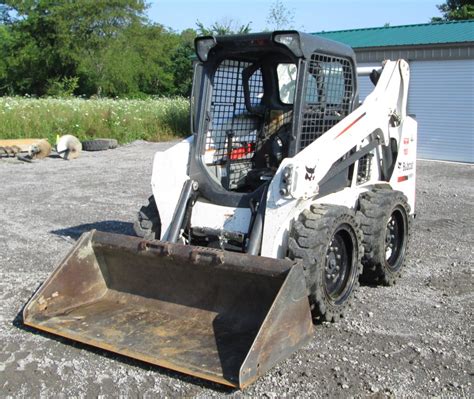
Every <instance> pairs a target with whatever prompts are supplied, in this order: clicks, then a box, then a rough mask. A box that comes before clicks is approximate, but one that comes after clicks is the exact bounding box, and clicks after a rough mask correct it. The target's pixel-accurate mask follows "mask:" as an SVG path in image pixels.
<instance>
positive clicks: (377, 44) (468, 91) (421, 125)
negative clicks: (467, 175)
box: [316, 20, 474, 163]
mask: <svg viewBox="0 0 474 399" xmlns="http://www.w3.org/2000/svg"><path fill="white" fill-rule="evenodd" d="M316 34H317V35H320V36H323V37H325V38H328V39H333V40H337V41H340V42H343V43H346V44H348V45H350V46H351V47H353V48H354V50H355V52H356V54H357V61H358V63H359V65H360V66H364V65H365V66H369V65H374V64H377V63H380V62H381V61H383V60H385V59H392V60H393V59H398V58H404V59H406V60H407V61H408V62H409V63H410V70H411V80H410V89H409V96H408V110H409V113H410V114H414V115H415V116H416V119H417V121H418V157H419V158H425V159H441V160H448V161H460V162H470V163H474V20H469V21H456V22H440V23H432V24H420V25H404V26H389V27H382V28H367V29H354V30H344V31H334V32H319V33H316ZM371 86H372V83H371V82H370V80H369V78H363V79H362V80H361V82H360V86H359V95H360V99H361V100H363V99H364V98H365V96H367V94H368V93H369V92H370V91H371V90H372V89H371Z"/></svg>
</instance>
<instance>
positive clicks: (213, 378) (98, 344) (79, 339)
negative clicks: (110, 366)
mask: <svg viewBox="0 0 474 399" xmlns="http://www.w3.org/2000/svg"><path fill="white" fill-rule="evenodd" d="M24 324H25V325H27V326H29V327H33V328H36V329H38V330H41V331H45V332H47V333H49V334H52V335H55V336H59V337H64V338H67V339H70V340H72V341H74V342H80V343H81V344H84V345H88V346H90V347H91V348H100V349H104V350H106V351H109V352H110V353H116V354H119V355H121V356H125V357H128V358H132V359H137V360H139V361H142V362H145V363H148V364H152V365H154V366H159V367H163V368H164V369H169V370H173V371H176V372H179V373H182V374H185V375H191V376H193V377H196V378H201V379H203V380H208V381H212V382H216V383H218V384H222V385H226V386H228V387H232V388H239V389H241V388H243V386H241V385H240V384H239V383H238V382H232V381H230V380H228V379H225V378H224V377H219V376H216V375H214V374H211V373H203V372H200V371H197V370H191V369H189V368H186V367H183V366H180V365H177V364H175V363H172V362H168V361H165V360H160V361H156V360H155V359H154V358H153V357H151V356H147V355H146V354H143V353H139V352H134V351H131V350H127V349H125V348H117V347H114V346H113V345H107V344H106V343H105V342H100V341H96V340H94V339H88V338H86V337H83V336H81V335H77V334H73V333H70V332H62V331H61V332H60V331H58V330H55V329H53V328H50V327H48V326H45V325H43V324H41V323H40V322H34V321H24ZM246 385H247V384H246Z"/></svg>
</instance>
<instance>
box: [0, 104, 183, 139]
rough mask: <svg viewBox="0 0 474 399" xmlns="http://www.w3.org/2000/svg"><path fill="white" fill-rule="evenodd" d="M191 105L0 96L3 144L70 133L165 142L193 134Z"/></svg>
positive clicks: (0, 134) (0, 132)
mask: <svg viewBox="0 0 474 399" xmlns="http://www.w3.org/2000/svg"><path fill="white" fill-rule="evenodd" d="M188 115H189V102H188V100H187V99H185V98H182V97H176V98H159V99H147V100H126V99H119V100H114V99H92V100H85V99H80V98H71V99H56V98H45V99H33V98H26V97H0V139H16V138H47V139H48V140H49V142H50V143H51V144H54V143H55V142H56V136H57V135H64V134H72V135H74V136H76V137H78V138H79V139H80V140H85V139H93V138H102V137H104V138H115V139H117V140H118V141H119V142H120V143H128V142H131V141H134V140H148V141H167V140H171V139H174V138H177V137H186V136H187V135H189V117H188Z"/></svg>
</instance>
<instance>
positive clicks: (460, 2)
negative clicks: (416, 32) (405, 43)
mask: <svg viewBox="0 0 474 399" xmlns="http://www.w3.org/2000/svg"><path fill="white" fill-rule="evenodd" d="M436 7H438V9H439V11H441V14H443V17H442V18H440V17H433V18H431V22H441V21H461V20H468V19H474V3H473V1H472V0H446V2H445V3H443V4H439V5H437V6H436Z"/></svg>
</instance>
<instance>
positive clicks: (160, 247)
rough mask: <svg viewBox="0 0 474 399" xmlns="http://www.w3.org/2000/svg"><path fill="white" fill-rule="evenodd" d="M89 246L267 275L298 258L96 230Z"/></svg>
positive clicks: (285, 271)
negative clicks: (257, 254)
mask: <svg viewBox="0 0 474 399" xmlns="http://www.w3.org/2000/svg"><path fill="white" fill-rule="evenodd" d="M92 246H93V248H94V249H99V250H100V249H107V248H120V250H123V251H126V252H129V253H134V254H137V253H140V254H141V255H148V256H154V255H161V256H165V257H166V256H170V257H173V258H181V259H183V261H185V262H188V263H189V262H192V263H195V264H196V266H202V267H209V266H212V267H215V268H217V269H225V270H229V269H233V270H236V271H239V272H248V273H255V274H260V275H268V276H273V277H275V276H279V275H282V274H283V275H286V274H288V272H289V271H290V270H291V269H292V268H293V267H294V266H295V265H297V264H299V263H300V262H298V261H296V260H290V259H275V258H269V257H265V256H256V255H249V254H246V253H240V252H230V251H225V250H222V249H218V248H208V247H199V246H196V245H186V244H180V243H170V242H166V241H159V240H144V239H142V238H140V237H133V236H126V235H123V234H116V233H105V232H101V231H95V232H94V236H93V240H92Z"/></svg>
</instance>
